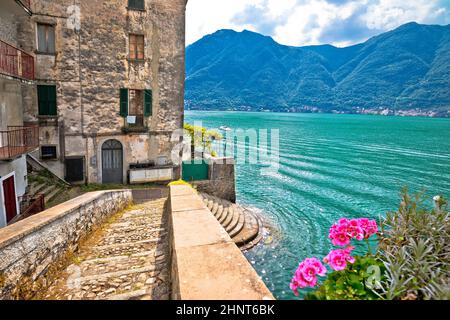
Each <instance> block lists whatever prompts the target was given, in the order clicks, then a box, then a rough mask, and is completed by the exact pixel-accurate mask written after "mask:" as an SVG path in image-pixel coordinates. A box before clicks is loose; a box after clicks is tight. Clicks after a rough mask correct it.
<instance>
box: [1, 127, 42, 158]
mask: <svg viewBox="0 0 450 320" xmlns="http://www.w3.org/2000/svg"><path fill="white" fill-rule="evenodd" d="M37 147H39V127H37V126H33V127H19V126H10V127H8V130H6V131H0V160H13V159H15V158H17V157H18V156H20V155H22V154H25V153H28V152H31V151H33V150H34V149H36V148H37Z"/></svg>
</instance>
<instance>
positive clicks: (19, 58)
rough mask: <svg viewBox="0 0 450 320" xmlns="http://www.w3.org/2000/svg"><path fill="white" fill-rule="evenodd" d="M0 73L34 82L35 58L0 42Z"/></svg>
mask: <svg viewBox="0 0 450 320" xmlns="http://www.w3.org/2000/svg"><path fill="white" fill-rule="evenodd" d="M0 73H1V74H4V75H7V76H11V77H14V78H20V79H26V80H31V81H32V80H34V57H33V56H32V55H30V54H28V53H26V52H25V51H23V50H20V49H18V48H16V47H14V46H12V45H10V44H8V43H6V42H4V41H2V40H0Z"/></svg>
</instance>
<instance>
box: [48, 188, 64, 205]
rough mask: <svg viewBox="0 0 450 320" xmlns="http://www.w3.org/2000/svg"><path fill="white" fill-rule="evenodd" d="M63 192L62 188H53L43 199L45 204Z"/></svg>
mask: <svg viewBox="0 0 450 320" xmlns="http://www.w3.org/2000/svg"><path fill="white" fill-rule="evenodd" d="M63 191H64V189H63V188H55V189H54V190H53V191H52V192H50V193H49V194H48V195H46V196H45V197H44V199H45V200H44V201H45V204H47V203H48V202H50V201H51V200H53V199H54V198H55V197H56V196H57V195H58V194H60V193H61V192H63Z"/></svg>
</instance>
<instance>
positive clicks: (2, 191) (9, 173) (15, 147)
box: [0, 0, 38, 227]
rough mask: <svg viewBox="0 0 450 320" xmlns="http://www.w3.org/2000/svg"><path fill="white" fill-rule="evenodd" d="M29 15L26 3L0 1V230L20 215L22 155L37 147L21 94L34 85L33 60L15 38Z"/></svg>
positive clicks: (23, 175)
mask: <svg viewBox="0 0 450 320" xmlns="http://www.w3.org/2000/svg"><path fill="white" fill-rule="evenodd" d="M30 14H31V12H30V8H29V3H28V1H15V0H4V1H1V2H0V227H3V226H5V225H6V224H8V223H10V222H13V221H14V219H15V218H16V217H17V216H18V215H19V213H20V203H21V201H22V198H23V196H24V195H25V193H26V188H27V184H28V181H27V164H26V153H27V152H30V151H33V150H34V149H36V148H37V146H38V130H37V128H35V127H25V126H24V121H23V114H24V110H23V94H24V93H25V92H27V91H28V90H30V89H32V88H33V86H34V57H33V55H32V54H31V53H30V52H27V51H24V50H23V48H22V46H21V42H20V40H19V39H20V27H21V24H22V23H23V22H26V21H28V20H29V19H30Z"/></svg>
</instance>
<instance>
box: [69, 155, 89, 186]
mask: <svg viewBox="0 0 450 320" xmlns="http://www.w3.org/2000/svg"><path fill="white" fill-rule="evenodd" d="M65 164H66V175H65V180H66V181H67V182H80V181H83V180H84V158H83V157H74V158H66V161H65Z"/></svg>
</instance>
